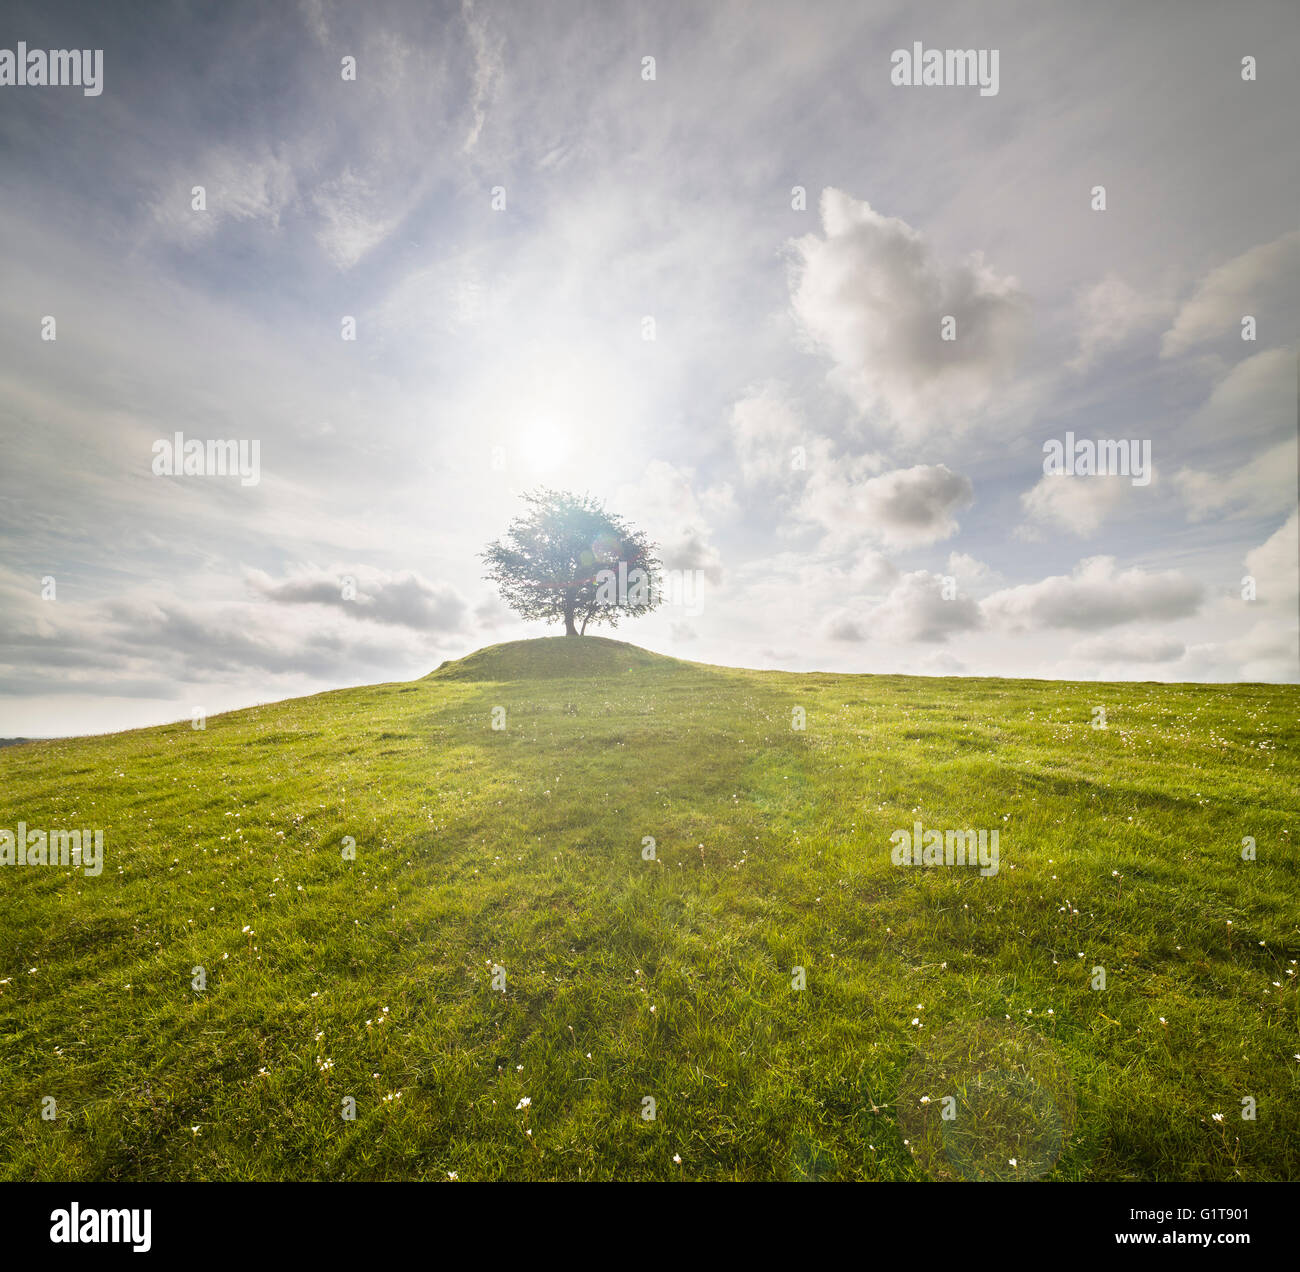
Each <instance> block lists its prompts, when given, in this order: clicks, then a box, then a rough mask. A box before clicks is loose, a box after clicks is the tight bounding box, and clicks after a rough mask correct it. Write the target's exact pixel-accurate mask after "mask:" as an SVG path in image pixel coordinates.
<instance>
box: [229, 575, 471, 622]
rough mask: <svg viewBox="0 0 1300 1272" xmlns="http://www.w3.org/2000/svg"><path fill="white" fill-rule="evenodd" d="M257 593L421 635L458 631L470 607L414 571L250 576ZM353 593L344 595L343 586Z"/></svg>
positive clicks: (452, 591)
mask: <svg viewBox="0 0 1300 1272" xmlns="http://www.w3.org/2000/svg"><path fill="white" fill-rule="evenodd" d="M248 580H249V583H250V584H251V585H252V587H253V589H254V590H255V591H257V592H259V593H260V594H261V595H262V596H265V597H267V598H268V599H269V600H272V601H276V602H279V603H281V604H285V605H326V606H329V607H331V608H333V609H336V610H338V611H339V612H340V613H342V614H346V615H347V616H348V617H349V618H357V619H368V620H370V621H372V622H376V623H388V624H392V625H394V626H398V627H409V628H411V629H412V630H413V631H418V632H450V631H457V630H459V629H460V628H461V627H462V626H463V624H464V621H465V616H466V612H467V609H468V606H467V605H466V603H465V599H464V598H463V597H462V596H461V595H460V593H459V592H457V591H456V589H455V588H453V587H449V586H448V585H446V584H443V583H432V582H430V581H429V580H428V579H425V578H422V577H421V576H420V575H419V574H416V573H415V572H414V571H412V570H402V571H398V572H391V571H388V570H377V569H374V568H372V567H371V566H364V565H352V566H337V567H334V568H332V569H328V570H325V569H320V568H318V567H316V566H306V567H304V568H303V569H301V570H299V571H298V572H296V573H294V574H293V575H291V576H290V577H289V578H287V579H283V580H280V581H279V582H277V581H275V580H274V579H272V578H271V577H270V576H269V575H268V574H266V573H265V572H263V571H261V570H250V571H249V572H248ZM345 580H351V581H352V584H353V587H352V588H350V589H348V592H349V593H352V592H354V593H355V595H345V588H344V582H345Z"/></svg>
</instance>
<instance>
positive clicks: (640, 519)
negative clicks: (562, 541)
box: [610, 459, 723, 584]
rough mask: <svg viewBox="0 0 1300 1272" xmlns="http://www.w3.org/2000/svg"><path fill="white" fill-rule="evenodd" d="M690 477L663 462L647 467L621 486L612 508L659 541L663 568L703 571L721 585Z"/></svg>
mask: <svg viewBox="0 0 1300 1272" xmlns="http://www.w3.org/2000/svg"><path fill="white" fill-rule="evenodd" d="M693 479H694V474H693V473H691V472H690V471H689V470H687V469H681V468H678V467H676V466H675V465H673V464H669V463H666V462H665V461H663V460H661V459H656V460H652V461H651V462H650V463H649V464H647V465H646V467H645V471H644V472H643V473H642V475H641V479H640V480H639V481H638V482H636V483H634V484H632V485H625V486H622V487H620V488H619V490H618V492H617V494H616V496H615V499H614V501H613V503H612V504H611V505H610V506H611V507H612V508H614V509H617V510H618V511H619V512H620V513H622V512H623V511H624V510H626V512H627V516H628V519H629V520H630V521H631V522H632V524H633V525H634V526H636V527H637V528H638V529H642V530H645V531H646V533H647V534H648V535H649V537H650V539H651V540H652V541H654V542H658V544H659V547H660V552H659V555H660V558H661V559H662V561H663V564H664V569H666V570H702V571H703V572H704V577H705V578H706V579H707V580H708V581H709V582H710V583H713V584H718V583H721V582H722V575H723V570H722V557H721V554H720V553H719V552H718V550H717V548H716V547H715V546H714V544H713V541H712V534H713V531H712V528H711V526H710V525H709V522H708V519H707V518H706V517H705V515H704V512H703V509H702V508H701V507H700V501H699V499H697V498H696V495H695V489H694V481H693Z"/></svg>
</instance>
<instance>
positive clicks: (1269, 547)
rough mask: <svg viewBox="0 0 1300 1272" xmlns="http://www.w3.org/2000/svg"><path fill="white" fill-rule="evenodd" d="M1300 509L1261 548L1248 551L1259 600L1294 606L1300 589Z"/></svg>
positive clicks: (1248, 572) (1268, 603)
mask: <svg viewBox="0 0 1300 1272" xmlns="http://www.w3.org/2000/svg"><path fill="white" fill-rule="evenodd" d="M1298 542H1300V513H1297V512H1295V511H1292V513H1291V515H1290V516H1289V517H1288V518H1287V519H1286V524H1285V525H1283V526H1282V527H1281V528H1280V529H1279V530H1277V531H1275V532H1274V533H1273V534H1272V535H1270V536H1269V538H1268V539H1267V540H1266V541H1265V542H1264V543H1262V544H1260V546H1259V547H1257V548H1252V549H1251V550H1250V551H1249V552H1247V553H1246V573H1247V574H1249V575H1250V576H1251V577H1252V578H1254V580H1255V596H1256V601H1255V603H1256V604H1259V605H1267V606H1269V607H1270V608H1271V607H1274V606H1277V607H1281V608H1284V609H1288V610H1289V609H1293V608H1294V606H1295V602H1296V599H1297V594H1298V593H1300V547H1298V546H1297V544H1298Z"/></svg>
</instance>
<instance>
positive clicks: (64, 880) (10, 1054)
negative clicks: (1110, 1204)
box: [0, 637, 1300, 1181]
mask: <svg viewBox="0 0 1300 1272" xmlns="http://www.w3.org/2000/svg"><path fill="white" fill-rule="evenodd" d="M1098 705H1101V706H1104V707H1105V709H1106V718H1107V724H1108V727H1107V728H1106V729H1104V730H1102V729H1098V728H1094V727H1092V720H1093V708H1094V707H1095V706H1098ZM495 708H504V720H503V722H504V728H494V727H493V724H494V709H495ZM796 708H802V710H803V712H804V713H805V714H806V728H804V729H802V730H800V729H797V728H795V727H793V721H794V720H795V715H796V712H795V709H796ZM495 718H496V720H497V722H498V723H501V722H502V718H501V715H500V713H496V717H495ZM1298 740H1300V689H1298V688H1297V687H1294V686H1275V685H1232V686H1222V685H1210V686H1204V685H1158V684H1069V683H1059V682H1043V681H1008V680H980V679H920V678H909V677H900V676H843V675H824V674H807V675H794V674H781V673H770V672H750V671H739V670H731V669H727V668H719V667H708V666H702V665H697V664H689V663H680V662H676V661H674V660H671V659H668V658H663V657H660V656H658V655H654V654H650V653H647V652H646V651H644V650H640V649H637V648H636V647H634V646H630V645H625V644H621V643H618V642H614V641H606V640H601V639H597V638H591V637H588V638H582V639H577V640H574V639H567V640H566V639H565V638H563V637H559V638H553V639H549V640H538V641H526V642H518V643H516V644H513V645H505V646H497V647H494V648H492V649H488V650H484V651H481V652H480V653H478V654H475V655H473V656H471V657H470V658H468V659H465V660H462V661H461V662H459V663H452V664H448V665H445V666H444V667H443V668H440V669H439V670H438V671H436V672H434V673H433V674H432V675H430V676H427V677H425V678H424V679H422V680H419V681H415V682H412V683H410V684H388V685H379V686H374V687H370V688H364V689H352V690H344V691H340V692H335V693H328V694H321V695H318V696H315V697H311V698H303V699H297V700H293V701H288V702H282V703H276V704H274V705H270V706H262V707H257V708H253V709H250V710H245V711H238V712H233V713H230V714H228V715H223V716H216V717H212V718H211V719H209V720H208V721H207V726H206V729H204V730H202V731H199V730H195V729H192V728H191V727H190V725H189V723H188V722H186V723H184V724H178V725H173V726H168V727H163V728H155V729H146V730H140V731H136V732H131V733H123V734H118V735H115V736H109V737H101V738H84V739H75V740H68V741H55V742H44V743H31V744H26V745H22V746H15V747H10V748H5V749H4V750H3V751H0V775H2V777H3V783H2V785H0V790H2V792H3V793H2V795H0V827H7V828H9V829H11V830H12V829H14V828H15V827H16V825H17V823H18V822H19V821H23V822H25V823H26V824H27V825H28V826H29V827H43V828H51V829H53V828H65V827H66V828H75V827H83V826H84V827H94V828H101V829H102V830H103V831H104V836H105V862H104V867H103V873H102V874H100V875H99V876H98V877H94V878H88V877H86V876H85V874H84V873H83V872H81V871H76V870H73V869H70V868H61V867H49V866H45V867H42V866H39V865H28V866H13V867H5V868H3V869H0V890H2V891H0V896H2V897H3V907H4V911H3V923H2V925H0V1075H3V1078H2V1081H3V1091H4V1099H3V1101H0V1175H2V1176H3V1177H4V1178H7V1179H73V1180H95V1179H97V1180H118V1179H304V1178H305V1179H407V1178H418V1179H433V1180H447V1179H448V1178H449V1176H451V1175H452V1174H454V1175H455V1176H456V1177H458V1178H459V1179H460V1180H466V1181H467V1180H479V1179H676V1178H680V1179H688V1180H695V1179H837V1180H854V1179H861V1180H872V1179H926V1178H935V1177H965V1178H1025V1179H1028V1178H1033V1177H1036V1176H1040V1175H1045V1176H1046V1178H1049V1179H1070V1180H1073V1179H1143V1180H1176V1179H1179V1180H1181V1179H1214V1180H1232V1179H1275V1180H1276V1179H1300V1135H1297V1133H1296V1132H1297V1125H1298V1123H1300V1060H1297V1058H1296V1053H1297V1052H1300V1028H1298V1016H1297V981H1298V980H1300V976H1297V974H1296V973H1297V971H1298V970H1300V966H1298V965H1297V963H1296V959H1297V957H1300V932H1298V931H1297V920H1298V917H1300V905H1298V904H1297V896H1298V895H1300V888H1298V887H1297V884H1298V882H1300V880H1298V879H1297V875H1298V870H1297V851H1296V847H1295V844H1294V838H1295V836H1294V833H1293V831H1294V826H1295V821H1296V816H1295V814H1296V809H1297V804H1298V802H1300V800H1298V798H1297V791H1298V790H1300V780H1298V779H1300V772H1298V765H1297V759H1296V744H1297V741H1298ZM916 821H920V822H922V823H923V825H924V826H925V827H926V828H941V829H943V828H948V829H954V828H955V829H966V828H984V829H996V830H998V832H999V840H1000V862H999V870H998V872H997V874H996V875H994V876H991V877H982V876H981V875H980V873H979V871H978V869H972V868H970V867H960V866H954V867H951V868H949V867H941V868H924V867H901V866H897V865H895V864H893V862H892V861H891V842H890V836H891V834H892V833H893V832H894V831H895V830H897V829H907V830H911V828H912V827H913V824H914V823H915V822H916ZM345 837H351V839H353V840H355V860H348V859H346V858H345V855H344V843H345ZM646 837H652V838H653V840H654V851H655V859H654V860H646V859H645V858H644V856H643V847H644V845H645V843H646ZM1246 837H1250V838H1252V839H1253V840H1254V841H1255V842H1256V844H1257V854H1258V855H1257V859H1256V860H1255V861H1253V862H1250V861H1245V860H1243V858H1242V841H1243V839H1245V838H1246ZM198 967H201V968H203V969H205V970H204V975H205V977H206V989H204V990H202V991H197V990H195V989H194V988H193V986H192V978H193V977H194V975H195V973H194V971H193V969H195V968H198ZM494 968H500V969H504V986H505V988H504V992H502V991H501V989H500V983H501V977H500V973H496V974H495V976H494V970H493V969H494ZM796 968H802V969H804V970H803V973H802V977H801V976H800V974H799V973H797V972H796V971H795V969H796ZM1097 968H1103V969H1105V970H1104V975H1105V988H1104V989H1099V988H1094V983H1095V982H1096V980H1097V974H1096V972H1095V971H1094V969H1097ZM494 979H495V980H496V985H494ZM801 979H802V983H803V985H804V987H803V988H796V985H797V984H798V983H799V982H800V980H801ZM45 1097H53V1099H54V1102H55V1103H54V1111H55V1114H56V1116H55V1117H54V1118H53V1120H49V1119H48V1118H47V1117H43V1116H42V1110H43V1109H46V1110H47V1111H48V1109H49V1105H48V1103H47V1102H44V1098H45ZM347 1097H351V1098H352V1099H354V1100H355V1110H356V1115H355V1120H345V1118H344V1117H343V1115H342V1114H343V1109H344V1100H345V1098H347ZM647 1097H649V1098H650V1099H652V1100H653V1101H654V1104H653V1106H651V1105H650V1104H648V1103H647V1102H646V1101H647ZM949 1097H950V1098H949ZM1247 1097H1250V1098H1252V1099H1253V1100H1254V1101H1255V1102H1256V1116H1255V1117H1254V1118H1253V1119H1247V1118H1243V1117H1242V1112H1243V1104H1242V1101H1243V1099H1245V1098H1247ZM945 1101H947V1102H946V1103H945ZM945 1109H947V1110H948V1112H949V1114H950V1118H945V1117H944V1116H943V1110H945ZM651 1111H653V1114H654V1116H653V1118H649V1117H648V1116H647V1114H648V1113H650V1112H651ZM1216 1114H1219V1115H1222V1120H1219V1119H1216V1117H1215V1115H1216ZM678 1159H680V1160H678ZM1013 1159H1014V1164H1013Z"/></svg>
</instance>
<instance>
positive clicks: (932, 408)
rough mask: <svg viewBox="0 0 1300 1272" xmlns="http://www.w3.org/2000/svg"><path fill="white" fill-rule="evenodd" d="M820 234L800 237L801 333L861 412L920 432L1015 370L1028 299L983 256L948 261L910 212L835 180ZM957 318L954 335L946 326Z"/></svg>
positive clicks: (966, 407)
mask: <svg viewBox="0 0 1300 1272" xmlns="http://www.w3.org/2000/svg"><path fill="white" fill-rule="evenodd" d="M821 218H822V227H823V231H824V235H823V236H820V237H819V236H818V235H816V234H808V235H805V236H804V237H803V238H800V239H797V240H795V241H794V242H793V243H792V248H793V251H794V254H795V270H794V273H795V277H794V279H793V280H792V283H793V286H792V301H793V307H794V312H795V315H796V317H797V319H798V321H799V323H800V324H801V326H802V328H803V331H804V333H805V334H806V335H807V336H808V338H809V339H810V340H811V341H812V342H813V344H814V345H815V346H816V347H818V348H819V349H821V350H822V351H823V352H825V353H826V354H827V355H828V356H829V357H830V358H831V360H832V362H833V363H834V366H835V373H836V379H837V381H838V383H839V384H840V385H841V387H842V388H843V389H845V391H846V392H847V393H848V394H849V396H850V397H851V398H852V399H853V400H854V401H855V402H856V403H857V405H858V406H859V407H861V408H862V409H863V410H876V411H878V412H880V414H881V415H882V416H883V422H884V423H886V424H889V425H892V426H893V427H894V428H896V429H897V430H898V431H899V432H900V433H902V434H905V435H908V436H912V437H916V436H920V435H923V434H924V433H926V432H928V431H929V430H930V429H931V428H932V427H933V426H935V425H936V424H938V423H939V422H940V421H944V422H947V423H949V424H951V425H954V426H960V425H964V424H965V423H967V422H968V417H969V415H970V414H971V413H972V412H976V411H978V410H980V409H981V408H983V407H984V406H985V405H986V404H987V403H988V401H989V399H990V398H991V397H992V395H993V394H994V392H995V390H996V389H997V388H998V386H999V385H1000V384H1001V383H1003V381H1004V380H1006V378H1007V377H1008V376H1009V375H1010V372H1011V370H1012V367H1013V365H1014V363H1015V361H1016V357H1017V354H1018V352H1019V349H1020V345H1021V343H1022V339H1023V337H1024V334H1025V329H1026V323H1027V318H1028V312H1029V306H1028V302H1027V300H1026V298H1025V296H1024V294H1023V293H1022V292H1021V291H1020V289H1019V287H1018V285H1017V284H1016V282H1015V280H1014V279H1012V278H1008V277H1003V276H1001V275H999V274H997V273H995V272H994V271H993V270H992V269H991V268H989V267H988V266H987V265H986V264H985V263H984V261H983V258H982V257H981V256H980V255H979V254H978V253H977V254H975V255H974V256H972V257H970V258H969V259H968V260H967V261H964V262H962V263H959V264H955V265H946V264H944V263H942V262H940V261H939V260H938V259H937V258H936V256H935V254H934V252H933V250H932V249H931V248H930V246H929V245H928V244H927V243H926V241H925V239H924V238H923V237H922V235H921V234H919V233H918V232H917V231H916V230H914V229H913V228H912V227H911V226H910V225H908V224H907V223H906V222H905V221H902V220H899V219H898V218H896V217H885V216H881V215H880V214H879V213H878V212H876V211H874V210H873V209H872V208H871V206H870V205H869V204H868V203H866V202H862V201H859V200H857V199H854V198H852V197H851V196H849V195H847V194H845V193H844V192H843V191H840V190H836V189H834V188H833V187H828V188H827V189H826V190H824V191H823V192H822V199H821ZM946 316H952V317H953V318H955V319H956V339H955V340H944V339H942V338H941V332H940V323H941V321H942V320H943V319H944V318H945V317H946Z"/></svg>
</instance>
